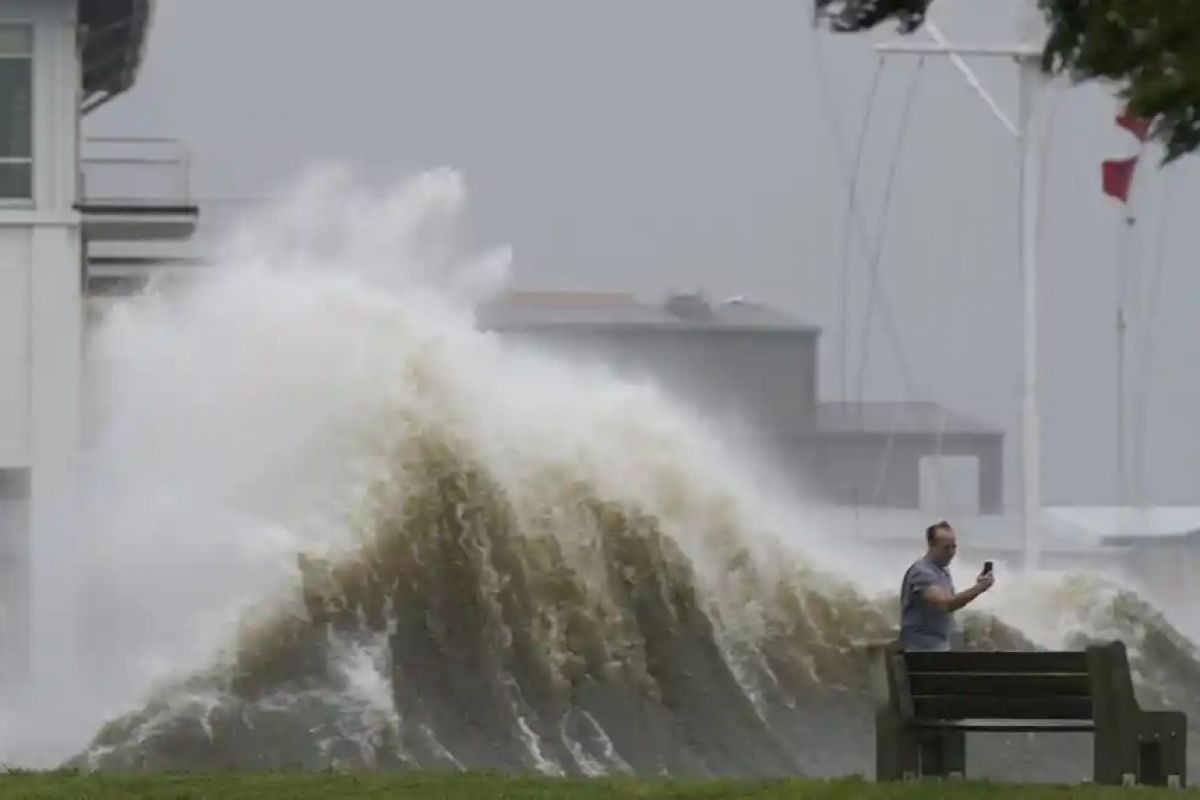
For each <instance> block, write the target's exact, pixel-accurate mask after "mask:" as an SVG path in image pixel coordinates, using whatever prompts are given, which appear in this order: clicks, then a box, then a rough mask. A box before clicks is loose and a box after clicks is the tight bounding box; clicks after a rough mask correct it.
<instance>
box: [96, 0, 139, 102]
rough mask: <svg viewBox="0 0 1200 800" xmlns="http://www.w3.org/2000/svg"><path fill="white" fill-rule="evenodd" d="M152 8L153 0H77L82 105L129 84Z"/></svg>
mask: <svg viewBox="0 0 1200 800" xmlns="http://www.w3.org/2000/svg"><path fill="white" fill-rule="evenodd" d="M153 12H154V1H153V0H79V26H80V28H81V29H82V36H83V39H82V41H83V90H84V95H85V97H84V103H85V105H86V104H87V103H88V99H89V98H90V97H92V96H94V95H106V96H109V97H111V96H113V95H117V94H120V93H121V92H124V91H125V90H127V89H129V88H130V87H131V86H133V82H134V80H135V79H136V78H137V71H138V67H139V66H141V62H142V53H143V50H144V48H145V44H146V35H147V31H148V30H149V27H150V18H151V16H152V15H153Z"/></svg>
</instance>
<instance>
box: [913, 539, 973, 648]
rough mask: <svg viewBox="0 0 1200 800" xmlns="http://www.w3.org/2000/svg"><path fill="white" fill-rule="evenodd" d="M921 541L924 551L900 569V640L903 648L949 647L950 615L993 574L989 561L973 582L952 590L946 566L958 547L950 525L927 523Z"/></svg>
mask: <svg viewBox="0 0 1200 800" xmlns="http://www.w3.org/2000/svg"><path fill="white" fill-rule="evenodd" d="M925 543H926V545H927V546H928V549H927V550H926V552H925V555H924V556H923V557H921V558H920V559H918V560H917V561H915V562H913V565H912V566H911V567H909V568H908V571H907V572H905V573H904V581H903V583H902V585H901V589H900V644H901V645H902V646H903V647H904V649H905V650H949V649H950V633H951V631H952V630H953V624H954V623H953V618H952V617H951V615H952V614H953V613H954V612H955V611H958V610H959V609H960V608H962V607H963V606H966V605H967V604H968V603H970V602H971V601H973V600H974V599H975V598H976V597H979V595H981V594H983V593H984V592H986V591H987V590H988V589H990V588H992V584H994V583H995V582H996V578H995V576H994V575H993V574H992V568H991V567H992V562H990V561H989V562H987V563H986V564H985V565H984V570H983V572H981V573H980V574H979V577H977V578H976V579H975V585H974V586H972V587H971V588H970V589H966V590H965V591H962V592H957V593H956V592H955V591H954V581H953V580H952V579H951V578H950V570H949V567H950V562H951V561H953V560H954V554H955V553H956V552H957V551H958V541H957V537H956V535H955V533H954V528H952V527H950V523H949V522H945V521H942V522H938V523H935V524H933V525H930V526H929V527H928V528H926V529H925Z"/></svg>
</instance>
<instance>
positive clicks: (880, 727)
mask: <svg viewBox="0 0 1200 800" xmlns="http://www.w3.org/2000/svg"><path fill="white" fill-rule="evenodd" d="M920 772H921V758H920V741H919V739H918V738H917V734H916V731H914V730H913V729H911V728H909V727H908V726H907V725H905V724H904V723H903V722H902V721H900V720H899V719H897V718H895V717H894V716H892V715H890V714H886V713H883V714H879V715H877V716H876V718H875V780H877V781H904V780H913V779H915V778H918V777H920Z"/></svg>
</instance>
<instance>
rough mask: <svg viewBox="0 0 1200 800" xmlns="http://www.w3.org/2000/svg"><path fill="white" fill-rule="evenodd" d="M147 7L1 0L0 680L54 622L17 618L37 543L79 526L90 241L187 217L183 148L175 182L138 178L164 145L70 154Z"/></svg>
mask: <svg viewBox="0 0 1200 800" xmlns="http://www.w3.org/2000/svg"><path fill="white" fill-rule="evenodd" d="M151 12H152V6H151V0H0V670H3V675H2V676H0V677H7V678H9V679H11V678H13V677H17V676H20V675H22V674H25V673H26V672H27V671H28V669H29V666H30V665H29V653H30V643H31V641H32V638H31V637H40V636H42V635H46V636H52V635H53V633H52V631H50V630H38V629H37V628H36V627H35V623H33V622H32V620H38V619H39V614H38V613H37V609H36V608H35V607H34V604H35V603H36V597H31V589H32V586H33V584H34V583H36V580H35V575H34V574H33V573H34V570H36V568H37V567H36V565H37V564H38V563H39V558H38V548H39V543H40V542H44V541H47V540H48V537H49V538H57V540H58V541H60V542H61V541H65V542H70V541H71V539H70V537H71V536H73V535H75V534H76V533H77V532H78V530H79V528H78V526H77V524H76V521H75V520H74V519H73V508H74V498H75V496H76V492H75V487H76V484H77V481H76V469H77V453H78V446H79V437H80V399H81V382H82V377H81V376H82V350H83V335H84V331H83V296H84V291H85V286H86V282H87V254H88V251H89V244H90V243H91V242H96V241H110V242H111V241H115V240H120V241H135V240H144V239H148V238H149V239H163V238H173V237H175V238H177V237H186V236H187V235H189V234H190V232H191V229H192V227H193V226H194V224H195V220H196V216H197V213H196V209H195V208H194V207H193V206H191V205H190V204H189V203H188V202H187V196H186V160H183V161H181V162H180V163H181V165H182V167H183V173H184V183H183V184H182V193H181V192H180V191H179V188H180V187H179V185H178V183H176V184H175V188H174V189H171V190H168V191H163V190H162V187H161V186H159V187H153V186H151V185H149V184H152V183H153V182H154V181H155V180H157V179H158V178H156V177H155V176H156V175H158V176H159V177H160V178H161V175H162V174H164V173H167V172H174V171H177V170H175V168H174V167H175V165H169V166H171V167H172V168H171V169H167V170H164V169H162V168H161V167H162V166H163V165H164V164H165V163H166V162H165V160H164V159H163V158H162V157H161V155H160V154H156V153H155V149H156V148H160V147H161V145H163V144H164V143H160V142H151V141H145V140H142V141H139V140H123V141H114V140H107V141H104V142H98V143H96V147H98V148H104V152H103V153H101V154H100V157H99V158H98V159H97V160H95V161H93V162H91V163H89V162H88V159H87V158H86V157H84V156H83V155H82V154H84V153H85V152H87V150H88V148H89V146H88V144H87V143H86V142H84V141H83V140H82V137H81V134H80V130H81V121H82V118H83V116H84V115H85V114H87V113H88V112H89V111H90V110H92V109H94V108H96V107H98V106H100V105H102V104H103V103H105V102H107V101H108V100H110V99H111V98H113V97H115V96H117V95H119V94H121V93H122V92H124V91H126V90H127V89H128V88H129V87H130V86H131V85H132V84H133V81H134V78H135V75H136V73H137V70H138V67H139V65H140V62H141V59H142V51H143V46H144V42H145V38H146V35H147V32H148V29H149V22H150V18H151ZM93 173H94V174H95V175H96V177H95V180H93V177H92V176H93ZM114 176H115V177H114ZM147 176H149V181H148V180H147ZM171 181H176V182H177V181H178V178H177V177H169V178H168V179H167V183H168V185H170V183H171ZM85 184H87V187H88V188H87V189H86V190H85ZM122 184H123V185H124V187H126V188H123V189H117V188H114V187H119V186H121V185H122ZM56 534H57V536H56V537H55V535H56ZM47 627H49V626H47Z"/></svg>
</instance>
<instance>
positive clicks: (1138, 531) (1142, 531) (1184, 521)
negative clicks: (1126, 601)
mask: <svg viewBox="0 0 1200 800" xmlns="http://www.w3.org/2000/svg"><path fill="white" fill-rule="evenodd" d="M1043 514H1044V515H1046V516H1047V517H1048V518H1050V519H1053V520H1054V521H1055V522H1056V523H1057V524H1059V525H1061V526H1065V527H1071V528H1074V529H1075V530H1079V531H1083V532H1086V533H1087V534H1088V535H1091V536H1096V537H1099V538H1102V539H1104V540H1105V541H1108V542H1111V543H1114V544H1118V543H1119V544H1132V543H1136V542H1145V541H1150V540H1165V539H1173V540H1183V539H1187V538H1189V537H1191V538H1200V506H1145V507H1142V506H1048V507H1046V508H1045V509H1044V511H1043Z"/></svg>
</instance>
